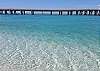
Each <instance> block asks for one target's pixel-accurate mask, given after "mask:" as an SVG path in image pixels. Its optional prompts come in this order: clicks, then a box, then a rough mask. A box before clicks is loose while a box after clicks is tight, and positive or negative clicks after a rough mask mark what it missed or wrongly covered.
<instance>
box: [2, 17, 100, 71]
mask: <svg viewBox="0 0 100 71" xmlns="http://www.w3.org/2000/svg"><path fill="white" fill-rule="evenodd" d="M0 71H100V17H97V16H31V15H25V16H21V15H18V16H16V15H2V16H0Z"/></svg>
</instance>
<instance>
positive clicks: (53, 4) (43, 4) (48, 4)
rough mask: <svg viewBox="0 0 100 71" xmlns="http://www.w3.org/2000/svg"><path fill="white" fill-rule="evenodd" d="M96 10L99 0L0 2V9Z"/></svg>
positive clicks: (99, 5)
mask: <svg viewBox="0 0 100 71" xmlns="http://www.w3.org/2000/svg"><path fill="white" fill-rule="evenodd" d="M95 7H96V8H98V7H100V0H0V8H95Z"/></svg>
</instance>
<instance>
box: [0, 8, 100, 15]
mask: <svg viewBox="0 0 100 71" xmlns="http://www.w3.org/2000/svg"><path fill="white" fill-rule="evenodd" d="M0 15H86V16H89V15H90V16H100V9H96V8H95V9H93V8H92V9H91V8H90V9H89V8H83V9H0Z"/></svg>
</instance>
